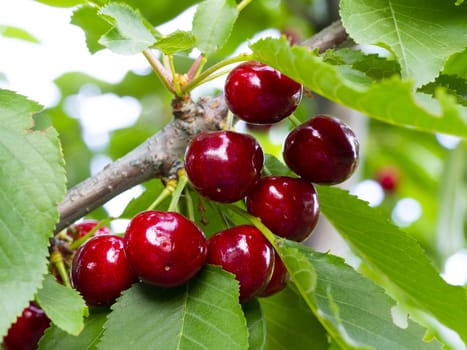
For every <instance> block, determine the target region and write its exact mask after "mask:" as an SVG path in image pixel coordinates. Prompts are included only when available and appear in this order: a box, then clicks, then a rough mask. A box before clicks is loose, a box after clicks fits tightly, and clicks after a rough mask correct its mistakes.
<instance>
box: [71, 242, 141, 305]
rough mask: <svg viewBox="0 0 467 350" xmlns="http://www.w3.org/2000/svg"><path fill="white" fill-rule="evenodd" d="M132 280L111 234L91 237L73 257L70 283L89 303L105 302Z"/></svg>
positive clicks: (133, 279)
mask: <svg viewBox="0 0 467 350" xmlns="http://www.w3.org/2000/svg"><path fill="white" fill-rule="evenodd" d="M133 282H136V276H135V275H134V273H133V271H132V269H131V267H130V265H129V263H128V259H127V256H126V253H125V250H124V246H123V239H122V238H121V237H119V236H114V235H102V236H96V237H93V238H91V239H90V240H89V241H87V242H86V243H85V244H83V245H82V246H81V247H80V248H79V249H78V250H77V251H76V254H75V256H74V258H73V262H72V265H71V283H72V286H73V287H74V288H75V289H76V290H78V291H79V292H80V293H81V295H82V296H83V298H84V300H85V301H86V302H87V303H88V304H89V305H109V304H112V303H113V302H114V301H115V299H116V298H117V297H118V296H119V295H120V293H121V292H122V291H124V290H125V289H128V288H129V287H130V286H131V284H132V283H133Z"/></svg>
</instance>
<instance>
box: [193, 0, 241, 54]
mask: <svg viewBox="0 0 467 350" xmlns="http://www.w3.org/2000/svg"><path fill="white" fill-rule="evenodd" d="M237 17H238V10H237V4H236V2H235V1H234V0H205V1H203V2H201V3H200V4H199V5H198V8H197V9H196V13H195V16H194V18H193V33H194V34H195V36H196V37H197V39H198V45H197V46H198V49H199V50H200V51H201V52H203V53H204V54H205V55H206V56H209V55H210V54H211V53H214V52H216V51H217V50H219V49H221V48H222V46H224V44H225V43H226V42H227V40H228V39H229V36H230V33H231V32H232V28H233V26H234V24H235V21H236V20H237Z"/></svg>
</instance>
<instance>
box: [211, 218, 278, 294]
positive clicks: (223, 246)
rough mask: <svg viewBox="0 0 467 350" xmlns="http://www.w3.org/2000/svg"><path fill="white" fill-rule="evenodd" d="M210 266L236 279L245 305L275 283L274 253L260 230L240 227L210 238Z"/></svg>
mask: <svg viewBox="0 0 467 350" xmlns="http://www.w3.org/2000/svg"><path fill="white" fill-rule="evenodd" d="M207 262H208V263H209V264H213V265H220V266H221V267H222V268H223V269H224V270H226V271H228V272H231V273H233V274H234V275H235V277H236V279H237V280H238V282H239V284H240V302H241V303H244V302H246V301H248V300H250V299H252V298H253V297H256V296H258V295H259V294H260V293H261V292H263V290H264V289H265V288H266V286H267V284H268V283H269V281H270V280H271V277H272V272H273V268H274V249H273V248H272V246H271V245H270V244H269V242H268V241H267V240H266V238H264V236H263V234H262V233H261V231H259V230H258V229H257V228H256V227H254V226H250V225H242V226H236V227H233V228H230V229H227V230H224V231H221V232H218V233H216V234H215V235H214V236H212V237H211V238H209V240H208V259H207Z"/></svg>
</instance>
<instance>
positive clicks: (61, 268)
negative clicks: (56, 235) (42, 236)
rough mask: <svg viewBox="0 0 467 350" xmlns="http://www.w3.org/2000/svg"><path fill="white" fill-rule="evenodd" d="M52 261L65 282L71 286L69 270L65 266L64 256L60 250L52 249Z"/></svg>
mask: <svg viewBox="0 0 467 350" xmlns="http://www.w3.org/2000/svg"><path fill="white" fill-rule="evenodd" d="M50 262H51V263H52V264H53V266H55V268H56V269H57V272H58V275H59V276H60V278H61V279H62V282H63V284H64V285H65V286H67V287H70V288H71V284H70V278H69V277H68V272H67V270H66V268H65V263H64V262H63V257H62V255H61V254H60V252H59V251H58V250H53V251H52V253H51V254H50Z"/></svg>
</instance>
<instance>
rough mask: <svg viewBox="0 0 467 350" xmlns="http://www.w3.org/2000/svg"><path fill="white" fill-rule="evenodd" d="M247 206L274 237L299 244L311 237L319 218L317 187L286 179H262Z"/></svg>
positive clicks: (300, 180) (270, 177) (249, 197)
mask: <svg viewBox="0 0 467 350" xmlns="http://www.w3.org/2000/svg"><path fill="white" fill-rule="evenodd" d="M246 206H247V210H248V212H250V213H251V214H252V215H254V216H257V217H259V218H260V219H261V221H262V222H263V224H264V225H266V227H267V228H269V229H270V230H271V231H272V232H273V233H275V234H276V235H278V236H281V237H284V238H287V239H290V240H293V241H297V242H302V241H304V240H305V239H306V238H308V237H309V236H310V234H311V233H312V231H313V229H314V228H315V226H316V224H317V222H318V217H319V202H318V195H317V194H316V191H315V188H314V186H313V185H312V184H310V183H309V182H308V181H306V180H304V179H298V178H292V177H287V176H266V177H263V178H262V179H261V180H260V181H259V182H258V184H257V185H256V186H255V188H254V189H253V191H252V192H250V194H249V195H248V196H247V198H246Z"/></svg>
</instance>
